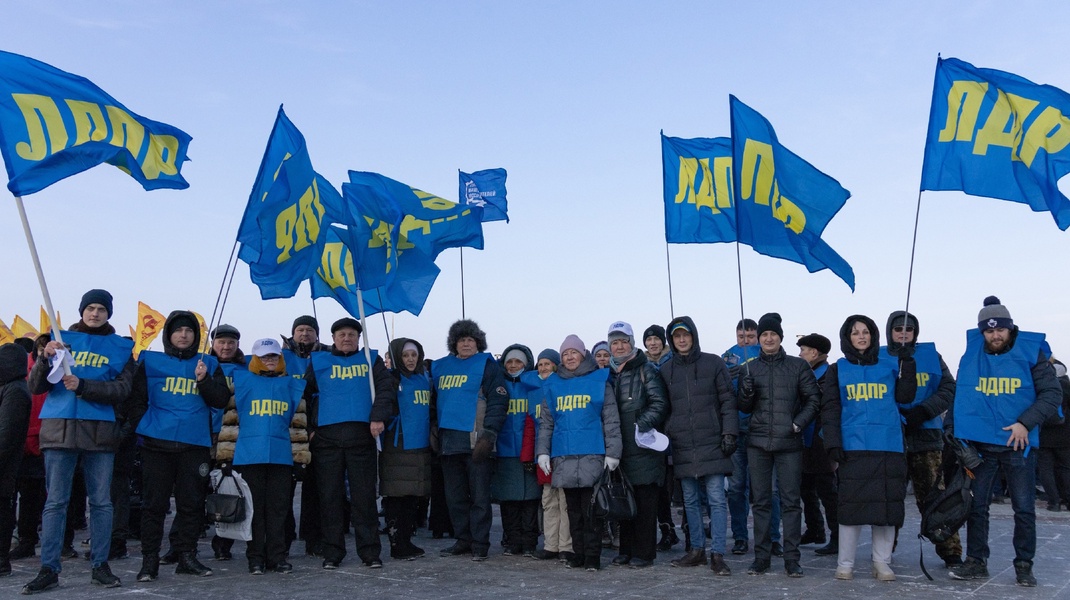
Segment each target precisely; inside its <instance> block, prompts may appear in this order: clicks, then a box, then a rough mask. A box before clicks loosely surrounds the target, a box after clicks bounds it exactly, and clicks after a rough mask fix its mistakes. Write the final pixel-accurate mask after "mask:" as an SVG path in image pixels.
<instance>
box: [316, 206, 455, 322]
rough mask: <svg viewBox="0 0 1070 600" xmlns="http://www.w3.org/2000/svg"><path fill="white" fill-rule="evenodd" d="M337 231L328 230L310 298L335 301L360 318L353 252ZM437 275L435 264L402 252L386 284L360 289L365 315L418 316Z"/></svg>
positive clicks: (416, 252) (413, 252)
mask: <svg viewBox="0 0 1070 600" xmlns="http://www.w3.org/2000/svg"><path fill="white" fill-rule="evenodd" d="M339 231H340V229H339V228H338V227H331V228H330V229H328V231H327V242H326V244H325V246H324V251H323V257H322V261H321V264H320V268H319V269H318V270H317V271H316V275H315V276H314V277H313V278H312V297H313V298H334V299H335V300H336V301H337V302H338V303H339V304H341V305H342V308H344V309H346V311H347V312H348V313H349V314H350V315H352V316H354V317H356V318H359V317H360V305H359V304H358V302H357V293H356V292H357V278H356V272H355V269H354V266H353V260H354V258H353V256H354V253H353V252H352V251H351V250H350V248H349V247H348V246H347V244H346V242H345V241H344V240H343V238H342V236H340V235H339V233H338V232H339ZM438 273H439V268H438V266H437V265H435V263H434V261H432V260H431V259H430V258H428V257H427V256H426V255H424V254H422V253H421V252H420V251H419V250H416V249H409V250H406V251H403V252H401V253H400V256H399V258H398V262H397V272H396V273H395V274H394V276H393V277H392V278H391V279H390V280H389V282H388V283H387V284H385V285H382V286H379V287H376V288H369V289H365V288H363V287H362V288H361V292H362V296H363V299H364V313H365V315H366V316H367V315H374V314H377V313H380V312H403V311H404V312H409V313H412V314H413V315H416V316H419V314H420V311H421V310H423V306H424V303H425V302H426V300H427V295H428V294H429V293H430V292H431V288H432V286H434V284H435V279H436V278H437V277H438Z"/></svg>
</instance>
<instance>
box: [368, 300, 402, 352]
mask: <svg viewBox="0 0 1070 600" xmlns="http://www.w3.org/2000/svg"><path fill="white" fill-rule="evenodd" d="M375 295H376V296H378V297H379V306H380V307H382V306H383V294H382V292H380V291H379V288H376V289H375ZM360 306H361V308H362V309H363V308H364V304H363V303H362V304H361V305H360ZM379 314H380V315H382V316H383V331H384V332H386V353H387V354H389V355H390V366H391V367H393V368H395V369H397V368H398V359H400V358H401V357H400V356H394V349H393V341H394V333H393V332H392V331H390V328H389V327H387V325H386V311H385V310H383V311H380V312H379ZM393 321H394V317H393V315H391V316H390V322H391V323H393Z"/></svg>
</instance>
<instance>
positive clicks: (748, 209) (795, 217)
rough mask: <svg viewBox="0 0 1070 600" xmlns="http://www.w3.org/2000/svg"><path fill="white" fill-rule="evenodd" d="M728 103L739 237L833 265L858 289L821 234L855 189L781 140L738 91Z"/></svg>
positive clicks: (813, 267) (779, 254)
mask: <svg viewBox="0 0 1070 600" xmlns="http://www.w3.org/2000/svg"><path fill="white" fill-rule="evenodd" d="M729 105H730V108H731V113H732V180H733V184H732V185H733V188H734V189H735V199H736V207H737V208H738V211H737V216H736V218H737V224H738V227H737V233H738V235H739V241H740V242H741V243H743V244H747V245H748V246H750V247H752V248H754V249H755V250H756V251H757V252H759V253H761V254H765V255H766V256H772V257H774V258H783V259H785V260H790V261H792V262H797V263H799V264H802V265H805V266H806V268H807V270H809V271H810V272H811V273H814V272H816V271H820V270H822V269H830V270H831V271H832V272H833V273H835V274H836V276H838V277H839V278H840V279H842V280H843V281H844V282H845V283H846V284H847V285H849V286H850V287H851V291H854V289H855V275H854V271H853V270H852V269H851V265H849V264H847V261H845V260H843V258H841V257H840V255H839V254H836V251H834V250H833V249H832V248H831V247H829V245H828V244H826V243H825V242H824V241H823V240H822V239H821V233H822V232H823V231H824V230H825V227H826V226H827V225H828V223H829V221H830V220H832V217H834V216H835V215H836V213H837V212H838V211H839V210H840V208H842V207H843V205H844V203H845V202H847V199H848V198H850V197H851V192H848V191H847V190H845V189H843V187H842V186H840V184H839V182H837V181H836V180H835V179H833V178H831V177H829V176H828V175H826V174H824V173H822V172H821V171H818V170H817V169H816V168H814V166H813V165H811V164H810V163H808V162H806V161H805V160H803V159H801V158H799V157H798V156H796V155H795V154H794V153H793V152H792V151H790V150H788V149H787V148H785V147H784V146H782V145H780V142H779V141H777V137H776V132H775V131H773V126H772V125H770V124H769V121H766V120H765V117H763V116H762V115H760V114H758V112H757V111H755V110H754V109H752V108H750V107H749V106H747V105H746V104H743V103H742V102H740V101H739V100H738V99H737V98H736V97H735V96H729Z"/></svg>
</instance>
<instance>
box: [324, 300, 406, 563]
mask: <svg viewBox="0 0 1070 600" xmlns="http://www.w3.org/2000/svg"><path fill="white" fill-rule="evenodd" d="M360 333H361V326H360V323H359V322H358V321H357V320H356V319H352V318H349V317H346V318H343V319H338V320H337V321H335V322H334V324H333V325H331V335H332V336H333V338H334V348H333V349H332V350H331V351H330V352H313V353H312V356H311V357H310V359H309V363H308V371H307V372H305V381H306V382H307V385H306V386H305V393H304V398H305V401H306V403H307V405H308V428H309V436H310V437H309V439H310V443H311V447H312V454H313V455H315V457H316V463H315V469H316V481H317V482H318V484H319V509H320V530H321V531H322V532H323V568H324V569H327V570H334V569H337V568H338V565H339V564H341V562H342V559H343V558H345V556H346V542H345V529H344V522H345V518H344V514H345V482H346V477H347V476H348V478H349V494H350V499H351V502H352V515H353V525H354V531H355V534H354V537H355V540H354V541H355V543H356V547H357V555H358V556H360V559H361V561H363V562H364V566H366V567H371V568H373V569H379V568H382V566H383V561H382V559H380V558H379V554H380V553H381V552H382V544H381V543H380V541H379V511H378V509H377V508H376V506H375V485H376V480H377V475H378V470H377V464H378V463H377V454H376V448H375V438H376V437H378V436H379V434H380V433H382V432H383V429H384V428H385V424H384V422H385V421H388V420H390V418H391V417H392V416H394V415H393V411H392V408H391V407H392V406H394V405H396V402H397V401H396V398H397V387H396V386H395V385H394V378H393V377H391V376H390V371H388V370H387V368H386V365H384V364H383V359H382V358H381V357H379V355H378V352H375V351H374V350H372V351H370V354H371V359H372V360H371V364H370V365H369V364H368V359H367V356H366V355H365V353H364V352H362V351H360V350H359V347H360ZM369 377H371V378H372V379H373V383H374V385H375V395H374V397H373V396H372V392H371V388H370V386H369V384H368V378H369Z"/></svg>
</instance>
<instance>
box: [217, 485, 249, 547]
mask: <svg viewBox="0 0 1070 600" xmlns="http://www.w3.org/2000/svg"><path fill="white" fill-rule="evenodd" d="M208 476H209V477H210V478H211V480H212V487H213V488H215V490H216V493H219V494H233V495H235V496H237V495H238V494H239V491H238V487H239V486H241V492H240V493H241V495H243V496H245V520H244V521H242V522H240V523H216V524H215V533H216V535H218V536H219V537H223V538H229V539H232V540H241V541H243V542H248V541H249V540H251V539H253V494H252V492H250V491H249V484H248V483H245V480H244V479H242V476H241V473H238V472H237V471H234V476H233V477H223V472H222V471H220V470H219V469H214V470H213V471H212V472H211V473H209V474H208ZM220 480H222V481H220Z"/></svg>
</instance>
